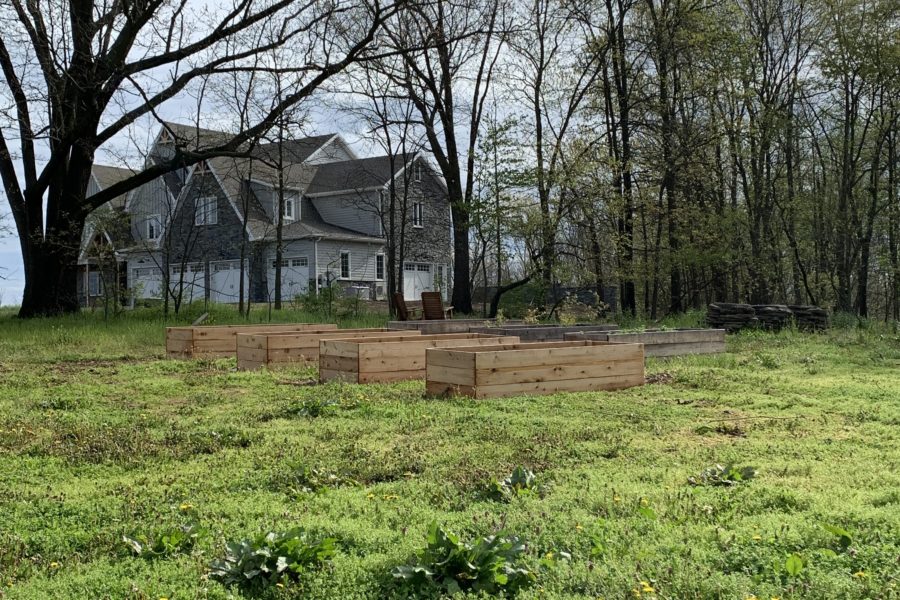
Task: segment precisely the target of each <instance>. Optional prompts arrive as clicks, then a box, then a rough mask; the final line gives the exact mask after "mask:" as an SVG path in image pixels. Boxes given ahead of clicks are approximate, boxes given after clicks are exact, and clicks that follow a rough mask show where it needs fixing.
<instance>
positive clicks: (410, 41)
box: [387, 0, 510, 314]
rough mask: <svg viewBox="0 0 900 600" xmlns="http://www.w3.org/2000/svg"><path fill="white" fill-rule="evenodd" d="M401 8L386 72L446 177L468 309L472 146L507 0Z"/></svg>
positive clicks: (458, 290) (457, 283) (501, 39)
mask: <svg viewBox="0 0 900 600" xmlns="http://www.w3.org/2000/svg"><path fill="white" fill-rule="evenodd" d="M405 16H406V17H407V18H406V19H404V20H402V21H398V22H397V23H398V26H397V27H395V28H389V29H388V32H389V35H390V38H391V42H392V43H393V44H394V46H395V47H396V48H397V49H398V50H399V51H402V56H403V59H404V60H403V61H402V63H401V65H400V68H397V69H391V70H390V71H389V72H388V73H387V74H388V75H389V76H390V77H391V78H392V79H393V80H394V82H395V83H396V84H397V85H400V86H402V87H403V89H404V90H405V91H406V94H407V96H408V98H409V99H410V100H411V101H412V102H413V104H414V105H415V107H416V110H417V111H418V117H419V119H420V121H421V123H422V125H423V127H424V129H425V133H426V136H427V139H428V144H429V147H430V149H431V153H432V155H433V156H434V157H435V160H436V161H437V163H438V166H439V168H440V170H441V174H442V175H443V177H444V180H445V182H446V184H447V189H448V192H449V195H450V207H451V214H452V217H453V253H454V260H453V298H452V303H453V306H454V308H455V310H457V311H458V312H460V313H466V314H468V313H471V312H472V291H471V288H470V267H471V265H470V260H469V258H470V257H469V228H470V224H469V220H470V211H471V205H472V197H473V188H474V185H473V183H474V182H473V178H474V160H475V148H476V145H477V143H478V135H479V131H480V125H481V119H482V116H483V113H484V103H485V100H486V99H487V94H488V92H489V90H490V87H491V84H492V82H493V76H494V69H495V66H496V65H497V63H498V60H499V58H500V55H501V52H502V48H503V47H504V45H505V43H506V36H507V33H508V30H509V26H510V23H509V20H508V15H507V7H506V3H505V2H504V0H454V1H453V2H436V3H433V4H431V3H423V4H419V5H417V9H416V10H414V11H410V12H409V13H407V14H406V15H405ZM422 47H425V49H424V50H417V48H422ZM460 130H462V131H464V135H460V133H461V131H460Z"/></svg>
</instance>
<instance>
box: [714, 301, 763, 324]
mask: <svg viewBox="0 0 900 600" xmlns="http://www.w3.org/2000/svg"><path fill="white" fill-rule="evenodd" d="M706 321H707V323H709V326H710V327H713V328H716V329H724V330H726V331H740V330H741V329H743V328H744V327H756V326H757V325H758V324H759V320H758V319H757V318H756V311H754V310H753V307H752V306H750V305H749V304H732V303H728V302H713V303H712V304H710V305H709V310H708V311H707V313H706Z"/></svg>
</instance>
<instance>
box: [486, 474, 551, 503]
mask: <svg viewBox="0 0 900 600" xmlns="http://www.w3.org/2000/svg"><path fill="white" fill-rule="evenodd" d="M539 491H540V488H539V486H538V482H537V477H536V476H535V474H534V472H532V471H531V470H529V469H526V468H525V467H523V466H518V467H516V468H515V470H513V472H512V473H511V474H510V475H509V477H507V478H505V479H504V480H503V481H497V480H496V479H495V480H494V481H491V483H490V484H488V496H489V497H490V498H492V499H494V500H498V501H501V502H508V501H509V500H512V499H513V498H517V497H519V496H528V495H532V494H537V493H539Z"/></svg>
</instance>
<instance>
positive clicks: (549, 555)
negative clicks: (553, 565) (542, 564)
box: [544, 552, 553, 559]
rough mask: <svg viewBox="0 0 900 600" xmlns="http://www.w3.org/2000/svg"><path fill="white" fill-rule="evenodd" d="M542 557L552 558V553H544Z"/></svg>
mask: <svg viewBox="0 0 900 600" xmlns="http://www.w3.org/2000/svg"><path fill="white" fill-rule="evenodd" d="M544 558H547V559H550V558H553V553H552V552H548V553H547V554H545V555H544Z"/></svg>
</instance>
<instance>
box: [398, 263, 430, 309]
mask: <svg viewBox="0 0 900 600" xmlns="http://www.w3.org/2000/svg"><path fill="white" fill-rule="evenodd" d="M432 290H434V275H432V273H431V265H430V264H428V263H409V262H408V263H406V264H405V265H404V266H403V299H404V300H421V299H422V292H430V291H432Z"/></svg>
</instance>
